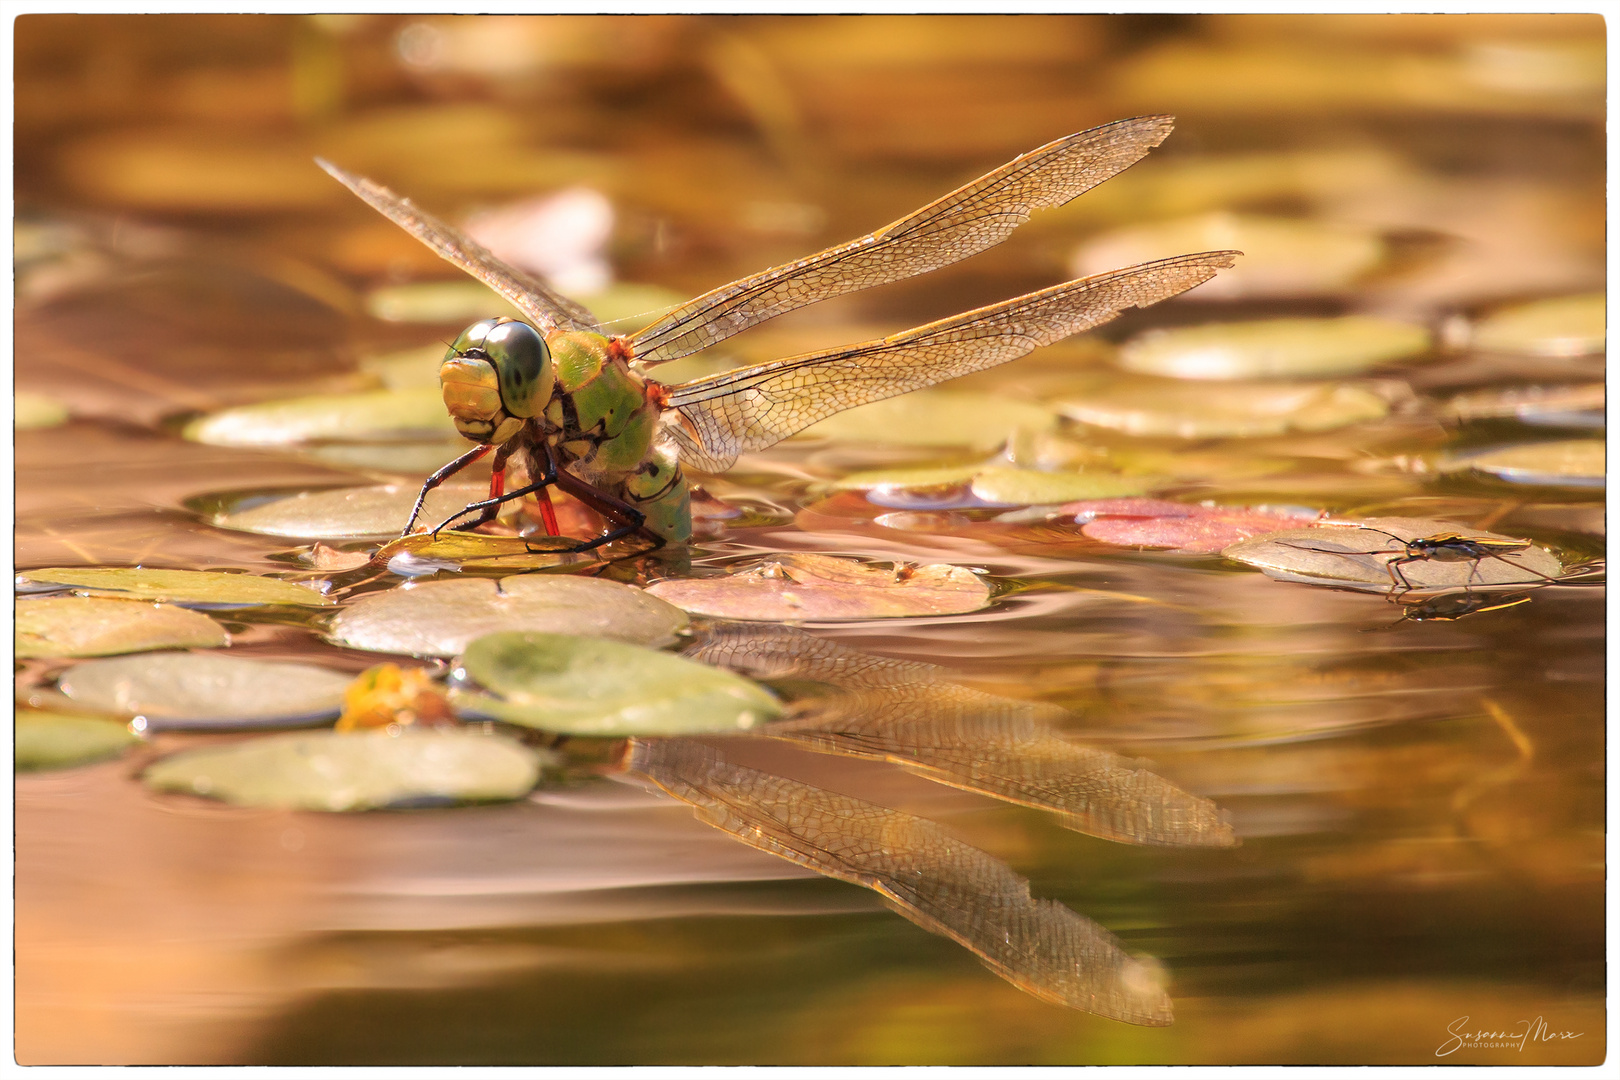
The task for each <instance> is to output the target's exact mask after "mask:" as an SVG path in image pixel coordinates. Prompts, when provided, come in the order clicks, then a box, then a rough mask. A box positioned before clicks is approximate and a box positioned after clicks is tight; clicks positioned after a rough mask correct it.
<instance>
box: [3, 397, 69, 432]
mask: <svg viewBox="0 0 1620 1080" xmlns="http://www.w3.org/2000/svg"><path fill="white" fill-rule="evenodd" d="M11 407H12V414H11V425H12V427H14V428H15V429H16V430H18V431H33V430H36V429H38V428H50V427H58V426H60V425H62V424H65V423H67V420H68V408H67V406H66V405H64V404H62V403H61V402H60V401H57V400H56V399H55V398H52V397H46V396H45V395H44V394H33V393H30V392H28V391H27V390H19V391H17V392H16V393H15V394H14V395H12V398H11Z"/></svg>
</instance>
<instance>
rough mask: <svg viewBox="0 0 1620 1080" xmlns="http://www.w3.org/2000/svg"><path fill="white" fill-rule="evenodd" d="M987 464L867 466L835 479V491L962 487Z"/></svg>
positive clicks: (916, 489)
mask: <svg viewBox="0 0 1620 1080" xmlns="http://www.w3.org/2000/svg"><path fill="white" fill-rule="evenodd" d="M983 468H984V466H982V465H940V466H934V467H926V468H917V469H866V470H864V471H862V472H857V473H850V474H849V475H848V476H846V477H844V478H843V479H842V480H835V481H834V482H833V483H832V484H831V485H830V486H831V487H832V489H833V490H834V491H872V490H875V489H877V488H900V489H905V490H908V491H935V490H943V489H946V488H954V487H961V486H962V485H964V484H966V483H967V482H968V481H970V480H972V479H973V477H974V474H975V473H977V472H979V471H980V470H981V469H983Z"/></svg>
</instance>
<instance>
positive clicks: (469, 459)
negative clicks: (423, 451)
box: [399, 446, 501, 536]
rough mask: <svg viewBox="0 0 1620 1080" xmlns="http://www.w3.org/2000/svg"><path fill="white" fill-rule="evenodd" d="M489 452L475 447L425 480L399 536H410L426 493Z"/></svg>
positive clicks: (488, 448)
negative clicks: (409, 517)
mask: <svg viewBox="0 0 1620 1080" xmlns="http://www.w3.org/2000/svg"><path fill="white" fill-rule="evenodd" d="M489 451H490V447H488V446H475V447H473V448H472V449H471V450H469V451H467V452H466V453H465V454H462V455H461V456H460V457H458V458H456V460H454V461H452V462H451V463H450V464H448V465H446V466H444V467H443V468H442V469H440V470H439V471H438V472H436V473H434V474H433V475H432V476H430V477H428V478H427V480H426V481H425V482H423V484H422V490H421V491H419V492H417V495H416V505H415V506H413V507H411V519H410V520H409V521H407V522H406V523H405V528H404V529H403V530H402V531H401V532H400V534H399V535H401V536H409V535H410V533H411V529H412V527H413V526H415V525H416V519H417V518H419V517H421V516H422V504H423V503H424V502H426V501H427V496H428V492H430V491H432V490H433V489H434V488H436V487H438V486H439V485H440V484H442V483H444V482H445V481H446V480H448V479H450V478H451V477H452V476H454V475H456V473H458V472H460V471H461V470H462V469H465V468H466V467H467V466H469V465H471V464H472V463H473V462H475V461H477V460H478V459H479V458H481V457H483V456H484V455H485V454H487V453H489ZM496 475H497V476H499V475H501V474H500V473H499V472H497V473H496ZM490 483H491V486H493V485H494V480H493V479H491V481H490ZM457 516H460V515H457ZM443 527H444V526H442V525H441V526H439V528H441V529H442V528H443ZM435 531H437V530H435Z"/></svg>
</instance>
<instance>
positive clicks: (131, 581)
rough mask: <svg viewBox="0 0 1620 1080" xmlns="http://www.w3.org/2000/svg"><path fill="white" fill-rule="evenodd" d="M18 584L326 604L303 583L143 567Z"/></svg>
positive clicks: (89, 569) (34, 575)
mask: <svg viewBox="0 0 1620 1080" xmlns="http://www.w3.org/2000/svg"><path fill="white" fill-rule="evenodd" d="M17 580H18V581H19V582H24V581H30V582H35V583H38V584H48V585H67V586H71V587H72V588H74V589H77V590H81V591H85V592H88V593H89V594H90V595H103V594H107V593H115V594H118V595H121V596H127V597H129V598H131V599H136V600H167V601H170V602H171V603H180V604H231V605H244V606H256V605H262V604H293V605H297V606H300V607H324V606H326V605H329V604H331V603H332V601H331V600H330V599H328V598H327V597H324V596H322V595H321V594H320V593H318V592H316V591H315V590H314V589H311V588H309V587H307V586H304V585H299V584H296V583H294V582H291V581H282V580H280V579H278V578H267V577H259V576H258V575H256V574H222V573H218V572H210V571H206V570H149V569H146V568H143V567H139V566H136V567H122V566H75V567H51V568H49V569H45V570H28V571H25V572H23V573H21V574H18V575H17Z"/></svg>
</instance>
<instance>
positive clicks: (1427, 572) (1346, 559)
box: [1221, 517, 1564, 592]
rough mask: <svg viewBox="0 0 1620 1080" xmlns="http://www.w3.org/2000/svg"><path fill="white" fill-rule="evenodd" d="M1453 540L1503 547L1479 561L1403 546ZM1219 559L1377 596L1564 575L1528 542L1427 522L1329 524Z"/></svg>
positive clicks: (1244, 544)
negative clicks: (1363, 591) (1424, 551)
mask: <svg viewBox="0 0 1620 1080" xmlns="http://www.w3.org/2000/svg"><path fill="white" fill-rule="evenodd" d="M1453 536H1457V537H1465V538H1468V539H1473V540H1487V541H1490V540H1494V541H1501V542H1502V543H1503V544H1505V545H1507V546H1505V547H1497V548H1495V549H1493V550H1492V551H1491V552H1490V553H1489V554H1483V555H1478V556H1476V555H1473V554H1469V553H1468V552H1465V551H1461V550H1450V549H1448V550H1442V551H1439V552H1437V553H1428V554H1426V553H1423V552H1418V551H1409V549H1408V547H1407V545H1408V543H1409V542H1410V541H1413V540H1422V539H1432V540H1437V541H1438V540H1440V539H1442V538H1445V537H1453ZM1221 554H1222V555H1224V556H1226V557H1227V558H1228V559H1233V560H1235V561H1237V562H1241V563H1247V564H1248V565H1250V566H1254V567H1257V568H1259V569H1260V570H1263V571H1264V572H1265V573H1266V574H1267V575H1269V576H1271V577H1274V578H1279V579H1281V580H1284V581H1302V582H1306V583H1308V584H1316V585H1339V586H1343V587H1346V588H1356V589H1369V590H1372V591H1378V592H1406V591H1409V590H1418V591H1436V590H1447V589H1469V588H1476V587H1482V586H1492V585H1531V584H1537V583H1545V582H1548V581H1552V580H1556V579H1557V578H1558V576H1559V575H1560V574H1562V573H1563V570H1564V568H1563V564H1562V563H1561V562H1559V560H1558V557H1557V556H1556V555H1554V554H1553V553H1552V552H1550V551H1548V550H1546V549H1545V548H1541V547H1537V546H1536V545H1534V544H1532V543H1530V542H1529V541H1528V540H1518V539H1515V538H1514V537H1511V536H1503V535H1502V534H1501V533H1493V532H1486V531H1484V530H1482V529H1470V528H1468V527H1467V526H1464V525H1458V524H1456V523H1455V522H1449V521H1435V520H1430V519H1426V518H1395V517H1389V518H1363V519H1360V520H1358V521H1355V522H1339V521H1330V522H1326V523H1323V524H1321V525H1319V526H1317V527H1315V528H1309V529H1290V530H1286V531H1283V532H1276V533H1271V534H1269V535H1267V536H1260V537H1256V538H1254V539H1252V540H1244V541H1241V542H1239V543H1236V544H1233V545H1232V546H1231V547H1229V548H1227V549H1225V550H1224V551H1222V552H1221ZM1392 562H1393V564H1394V565H1393V567H1392V566H1391V563H1392Z"/></svg>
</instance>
